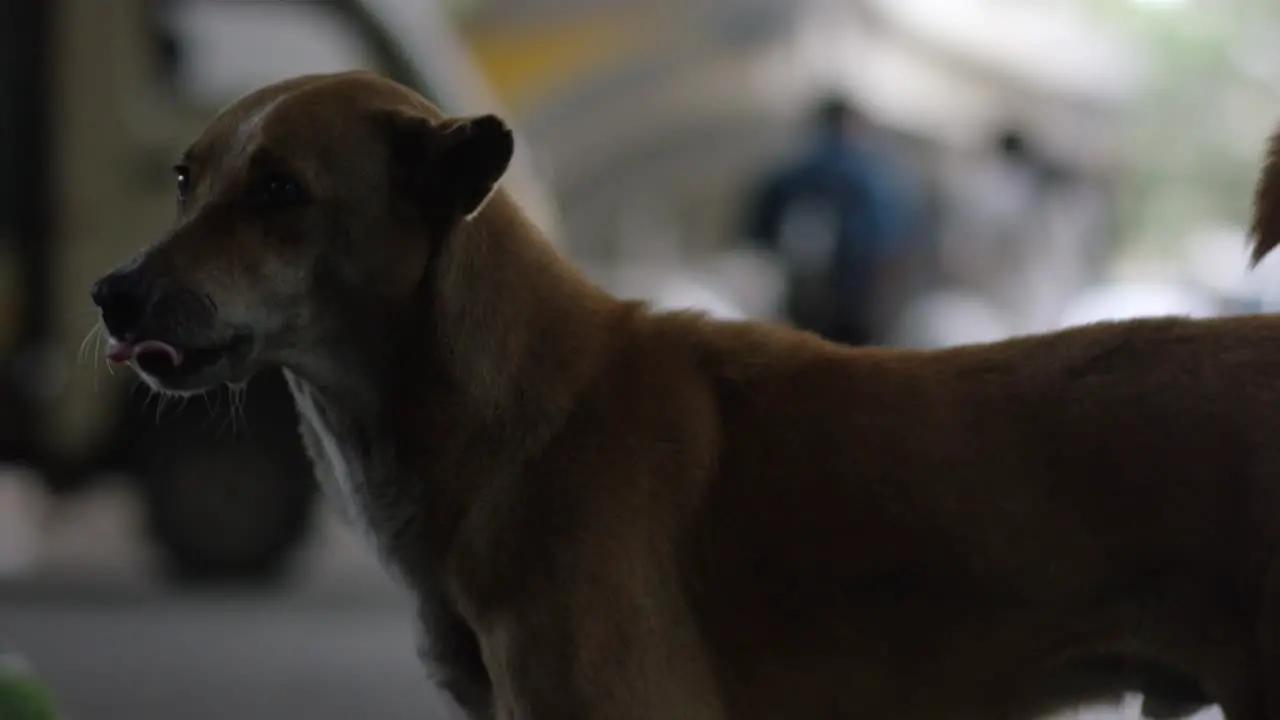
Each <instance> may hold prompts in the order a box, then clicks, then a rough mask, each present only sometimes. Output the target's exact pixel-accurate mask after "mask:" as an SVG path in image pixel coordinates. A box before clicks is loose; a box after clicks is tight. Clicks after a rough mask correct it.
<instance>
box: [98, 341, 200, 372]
mask: <svg viewBox="0 0 1280 720" xmlns="http://www.w3.org/2000/svg"><path fill="white" fill-rule="evenodd" d="M147 353H163V354H164V355H167V356H168V357H169V362H171V363H173V365H174V367H177V366H178V365H181V364H182V351H180V350H178V349H177V348H175V347H174V346H172V345H170V344H169V343H166V342H160V341H159V340H143V341H142V342H140V343H136V344H135V343H125V342H113V343H111V345H110V347H108V348H107V359H108V360H110V361H111V362H113V363H124V362H129V361H130V360H136V359H138V358H139V357H141V356H143V355H146V354H147Z"/></svg>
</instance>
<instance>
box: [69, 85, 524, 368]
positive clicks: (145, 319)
mask: <svg viewBox="0 0 1280 720" xmlns="http://www.w3.org/2000/svg"><path fill="white" fill-rule="evenodd" d="M513 149H514V148H513V139H512V134H511V131H510V130H509V129H508V127H507V126H506V124H504V123H503V122H502V121H501V120H500V119H498V118H497V117H494V116H492V115H485V116H480V117H472V118H447V117H444V116H443V115H442V114H441V113H440V112H439V111H438V110H436V109H435V108H434V107H433V106H431V105H430V104H429V103H428V102H427V101H426V100H424V99H423V98H422V97H421V96H419V95H417V94H416V93H414V92H412V91H411V90H409V89H407V88H405V87H403V86H401V85H398V84H396V83H393V82H391V81H389V80H387V79H384V78H381V77H378V76H376V75H373V74H370V73H364V72H355V73H342V74H336V75H316V76H306V77H301V78H295V79H292V80H288V81H285V82H281V83H278V84H275V85H271V86H268V87H265V88H263V89H260V90H258V91H256V92H253V93H251V94H249V95H247V96H245V97H244V98H241V99H240V100H238V101H236V102H234V103H233V104H231V105H230V106H229V107H227V108H226V109H224V110H223V111H222V112H221V113H219V115H218V116H217V117H216V118H215V119H214V120H213V122H212V123H211V124H210V126H209V127H208V129H207V130H206V131H205V132H204V134H203V135H202V136H201V137H200V138H199V139H198V140H196V141H195V143H193V144H192V145H191V146H190V147H189V148H188V149H187V151H186V152H185V153H184V154H183V156H182V157H181V158H180V159H179V162H178V165H177V166H176V167H175V176H176V177H175V183H176V188H175V192H176V195H177V218H176V221H175V223H174V226H173V228H172V229H171V230H169V231H168V232H167V233H165V235H164V236H163V237H161V238H160V239H159V240H158V241H157V242H156V243H155V244H154V245H152V246H151V247H149V248H148V249H146V250H145V251H143V252H142V253H140V254H139V255H138V256H137V257H136V258H134V259H132V260H131V261H129V262H128V263H126V264H124V265H122V266H120V267H118V268H116V269H115V270H113V271H112V272H110V273H109V274H108V275H106V276H105V277H103V278H101V279H100V280H99V281H98V282H97V283H96V284H95V285H94V287H93V290H92V297H93V301H94V303H95V304H96V305H97V306H98V308H99V309H100V311H101V316H102V322H103V325H104V327H105V329H106V331H107V333H108V334H109V336H110V339H111V349H110V351H109V354H110V356H111V359H112V360H114V361H116V362H128V363H131V364H132V365H133V366H134V368H135V369H136V370H137V371H138V372H139V373H140V374H141V375H142V376H143V378H144V379H145V380H146V381H147V382H148V383H150V384H151V385H152V386H153V387H155V388H157V389H161V390H165V391H170V392H192V391H199V390H203V389H206V388H209V387H212V386H215V385H217V384H220V383H224V382H233V383H235V382H243V381H245V380H247V379H248V378H249V376H251V375H252V374H253V373H254V372H255V371H257V370H259V369H261V368H264V367H269V366H277V365H284V366H289V365H290V364H291V363H292V362H295V361H296V360H297V359H298V358H300V357H310V356H314V355H315V354H316V353H317V352H318V351H319V349H320V348H323V347H337V346H338V345H339V344H341V343H359V342H362V341H364V340H365V339H366V338H362V337H360V334H361V331H362V330H363V329H367V328H371V327H373V326H377V325H378V324H379V323H385V322H390V318H391V317H393V316H394V314H395V313H396V312H401V308H403V306H404V305H405V303H406V302H408V300H409V298H410V297H412V296H413V294H414V293H415V292H416V291H417V289H418V288H419V286H420V284H421V283H423V282H424V281H425V280H424V278H426V277H427V274H428V273H429V271H430V267H429V266H430V264H431V262H432V261H433V259H434V258H436V257H438V255H439V251H440V249H441V246H442V244H444V243H445V242H446V241H447V240H448V238H449V237H450V236H451V235H452V234H453V232H454V230H455V229H456V228H457V227H458V226H459V225H460V224H462V223H464V222H466V221H467V219H468V218H470V217H471V216H472V215H474V214H475V213H477V212H479V210H480V209H481V207H482V206H483V205H484V203H485V201H486V199H487V198H488V197H489V196H490V194H491V193H493V192H494V190H495V187H496V185H497V183H498V181H499V179H500V178H501V176H502V175H503V173H504V172H505V171H506V169H507V166H508V164H509V162H510V160H511V157H512V152H513ZM370 332H372V330H371V331H370Z"/></svg>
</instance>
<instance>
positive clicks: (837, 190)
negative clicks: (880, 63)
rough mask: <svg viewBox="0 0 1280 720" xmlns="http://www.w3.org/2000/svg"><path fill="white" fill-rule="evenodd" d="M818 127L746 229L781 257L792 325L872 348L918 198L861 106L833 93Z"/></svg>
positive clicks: (754, 204) (818, 111)
mask: <svg viewBox="0 0 1280 720" xmlns="http://www.w3.org/2000/svg"><path fill="white" fill-rule="evenodd" d="M812 122H813V127H812V135H811V138H810V139H809V142H808V143H807V145H806V147H805V148H804V149H803V150H802V152H801V153H800V154H799V156H798V157H795V158H790V159H788V160H787V161H785V162H784V163H783V164H782V166H781V167H777V168H774V169H772V170H771V171H770V172H768V173H766V175H765V177H764V178H763V180H762V181H761V182H760V183H759V186H758V188H757V189H756V190H755V192H754V193H753V195H752V196H751V197H750V199H749V201H748V206H747V213H746V215H747V216H746V228H745V232H746V235H747V237H749V238H751V239H753V240H754V241H756V242H758V243H760V244H761V245H762V246H764V247H765V248H766V249H768V250H770V251H772V252H774V253H777V254H778V255H779V256H780V258H781V260H782V263H783V265H784V268H785V273H786V278H787V280H786V290H785V296H786V299H785V314H786V316H787V318H788V320H790V321H791V322H792V323H793V324H795V325H796V326H798V327H801V328H804V329H806V330H811V331H814V332H817V333H819V334H821V335H823V336H825V337H827V338H828V339H831V340H834V341H836V342H842V343H847V344H850V345H868V344H872V343H874V342H876V341H877V340H878V338H877V335H878V334H879V333H878V332H877V330H876V325H877V318H876V311H877V308H878V304H879V303H878V301H879V299H880V295H881V289H882V288H883V287H884V285H885V284H886V283H887V282H889V281H890V280H889V278H890V277H891V276H893V275H894V274H895V270H896V268H897V266H898V265H899V264H900V262H901V259H902V258H903V256H904V255H905V253H904V250H905V247H904V246H905V245H907V244H908V240H909V239H910V237H911V236H912V233H913V229H914V228H913V220H914V216H915V212H914V205H915V203H914V200H915V195H914V193H913V192H912V187H911V184H910V183H909V182H908V177H907V174H906V172H905V170H904V168H903V167H900V166H899V164H898V163H897V162H895V159H894V158H892V157H891V156H890V154H889V153H888V152H886V151H885V150H884V148H882V147H881V146H880V144H879V143H878V142H877V140H878V132H877V130H878V129H877V128H876V126H875V125H874V124H873V123H872V122H871V120H870V119H869V118H868V117H867V116H866V115H865V114H864V113H863V112H862V111H861V110H860V109H858V108H857V107H855V106H854V105H853V104H852V103H850V102H849V101H847V100H845V99H844V98H842V97H839V96H836V95H830V96H827V97H825V98H823V99H822V100H821V101H820V102H819V103H818V105H817V107H816V108H815V110H814V113H813V120H812Z"/></svg>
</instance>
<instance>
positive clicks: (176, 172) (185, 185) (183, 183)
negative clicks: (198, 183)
mask: <svg viewBox="0 0 1280 720" xmlns="http://www.w3.org/2000/svg"><path fill="white" fill-rule="evenodd" d="M173 176H174V179H175V180H176V181H177V184H178V199H179V200H181V199H182V198H185V197H186V196H187V190H188V189H189V188H190V186H191V170H190V169H189V168H187V166H186V165H175V166H174V168H173Z"/></svg>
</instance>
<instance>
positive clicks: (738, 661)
mask: <svg viewBox="0 0 1280 720" xmlns="http://www.w3.org/2000/svg"><path fill="white" fill-rule="evenodd" d="M510 152H511V138H510V133H509V132H507V131H506V128H505V126H503V125H502V124H501V122H500V121H497V120H496V118H491V117H484V118H477V119H457V118H443V117H442V116H440V114H439V113H438V112H437V111H435V110H434V109H433V108H431V107H430V106H428V105H427V104H426V103H425V102H424V101H422V100H421V98H418V97H417V96H415V95H413V94H412V93H410V92H408V91H407V90H405V89H403V88H401V87H399V86H397V85H394V84H393V83H390V82H387V81H385V80H381V79H378V78H374V77H371V76H368V75H365V74H346V75H337V76H319V77H310V78H299V79H296V80H293V81H289V82H286V83H282V84H280V85H277V86H272V87H270V88H266V89H264V90H262V91H259V92H258V93H255V94H253V95H250V96H249V97H247V98H245V99H243V100H241V101H239V102H237V103H236V104H234V105H233V106H231V107H230V108H229V109H228V110H226V111H224V112H223V113H222V114H221V115H220V116H219V119H218V120H216V121H215V122H214V124H213V125H212V126H211V127H210V129H209V131H207V132H206V133H205V136H204V137H202V138H201V139H200V140H199V141H198V142H197V143H196V144H195V145H194V146H193V148H192V150H191V152H190V153H189V154H188V158H187V160H188V162H189V165H184V166H183V167H182V168H181V172H180V178H185V179H182V180H180V182H181V185H182V187H181V192H182V194H183V200H182V207H181V209H180V219H179V222H178V224H177V226H176V227H175V229H174V231H173V232H172V233H171V234H170V235H169V236H168V237H166V238H165V239H164V240H163V241H162V242H161V243H159V244H158V245H157V246H156V247H155V248H154V249H152V250H151V251H149V252H148V253H147V254H146V255H145V256H143V257H142V258H140V259H139V260H138V261H137V262H135V263H133V264H131V265H129V266H127V267H125V268H122V269H121V270H120V271H118V272H117V273H115V274H113V275H112V276H109V277H108V278H107V279H105V280H104V281H103V282H102V283H100V284H99V286H98V287H97V288H96V290H95V299H96V301H97V302H98V304H99V305H100V306H101V307H102V309H103V316H104V321H105V322H106V324H107V327H108V330H109V331H110V333H111V334H112V336H113V337H114V338H116V340H117V342H116V345H115V346H113V355H114V356H116V357H118V358H121V359H127V360H129V361H131V362H133V363H134V364H135V365H136V366H137V367H138V368H139V369H140V370H141V371H142V372H143V374H144V377H146V378H147V379H148V380H149V381H150V382H152V383H153V384H155V385H157V386H159V387H161V388H163V389H166V390H171V391H184V390H192V389H199V388H201V387H207V386H208V385H209V384H211V383H215V382H222V381H239V380H242V379H244V378H245V377H247V376H248V375H250V374H252V372H254V371H255V370H257V369H259V368H262V367H283V368H284V369H285V371H286V373H288V375H289V378H290V384H291V386H292V387H293V390H294V393H295V396H296V398H297V400H298V406H299V410H300V412H301V414H302V416H303V437H304V440H305V441H306V444H307V446H308V449H309V451H310V453H311V455H312V457H313V459H314V460H315V461H316V465H317V468H318V470H319V474H320V476H321V477H322V479H324V480H325V482H326V484H328V485H330V486H332V487H334V488H337V490H338V494H339V495H341V497H342V498H343V499H344V502H347V503H348V504H349V507H351V509H352V510H353V511H354V514H355V515H356V517H358V518H360V519H361V521H362V522H363V523H364V524H366V525H367V527H368V529H369V530H370V531H371V534H372V535H373V536H374V537H375V538H376V541H377V544H378V546H379V548H380V550H381V551H382V553H383V554H384V555H385V557H386V558H387V559H388V561H389V562H390V564H391V565H392V566H394V567H395V568H396V569H397V570H398V571H399V573H400V574H401V575H403V576H404V578H405V579H406V581H407V583H408V584H409V586H410V587H411V588H412V589H413V591H414V592H415V593H416V594H417V596H418V598H419V599H420V601H421V607H422V616H423V621H424V627H425V629H426V633H427V636H428V640H427V643H426V645H427V649H426V654H427V656H428V657H429V658H430V660H431V662H432V665H433V667H435V668H436V669H437V672H438V677H439V678H440V680H441V682H442V684H443V685H444V686H445V687H446V688H447V689H449V690H450V691H451V692H452V694H453V695H454V696H455V697H456V698H457V699H458V700H459V702H460V703H461V704H462V705H463V706H464V707H466V708H467V709H468V710H469V711H470V713H471V715H472V716H473V717H475V718H477V719H480V718H490V717H494V718H501V719H502V720H588V719H590V720H606V719H607V720H631V719H635V720H640V719H641V718H660V719H662V720H668V719H675V720H678V719H684V718H688V719H690V720H720V719H722V718H724V719H729V718H733V719H739V720H765V719H770V720H772V719H774V718H780V719H790V718H857V719H864V718H886V717H892V718H897V719H898V720H1021V719H1025V718H1029V717H1032V716H1033V715H1034V714H1036V713H1039V712H1043V711H1047V710H1051V709H1056V708H1058V707H1062V706H1066V705H1070V704H1074V703H1079V702H1083V701H1087V700H1090V699H1094V698H1101V697H1109V696H1111V695H1113V694H1114V693H1116V692H1118V691H1121V690H1124V689H1146V690H1148V691H1150V692H1151V693H1152V694H1153V695H1154V696H1156V697H1157V699H1162V700H1166V701H1168V703H1166V706H1167V707H1168V706H1179V705H1178V703H1181V704H1182V705H1181V706H1183V707H1185V706H1187V703H1190V705H1191V706H1194V705H1195V703H1197V702H1208V701H1210V700H1215V701H1218V702H1220V703H1222V705H1223V707H1224V709H1225V711H1226V714H1227V716H1228V718H1229V719H1230V720H1263V719H1264V718H1271V719H1272V720H1275V718H1276V717H1277V716H1276V715H1275V714H1274V713H1275V712H1276V708H1275V706H1274V700H1273V699H1272V695H1271V692H1272V691H1271V689H1270V688H1271V682H1270V680H1271V679H1272V678H1273V677H1274V675H1275V671H1276V667H1277V666H1276V659H1277V658H1276V652H1277V648H1278V647H1280V646H1278V645H1277V643H1278V642H1280V639H1278V638H1277V637H1276V629H1275V628H1274V627H1273V623H1274V618H1275V610H1276V603H1277V598H1276V596H1275V587H1276V585H1275V583H1276V582H1277V579H1278V576H1277V573H1276V567H1275V563H1276V550H1277V547H1278V545H1277V540H1278V538H1277V528H1280V522H1277V519H1278V518H1280V450H1278V449H1277V448H1278V447H1280V443H1278V442H1277V439H1278V438H1280V382H1277V380H1276V376H1277V369H1278V368H1280V318H1263V317H1259V318H1241V319H1230V320H1214V321H1198V322H1193V321H1186V320H1149V321H1139V322H1130V323H1119V324H1109V325H1100V326H1095V327H1089V328H1083V329H1077V330H1071V331H1067V332H1062V333H1058V334H1054V335H1048V336H1041V337H1033V338H1024V339H1018V340H1011V341H1008V342H1004V343H998V344H992V345H986V346H980V347H969V348H960V349H954V350H945V351H938V352H927V353H926V352H903V351H890V350H873V349H848V348H842V347H839V346H836V345H833V344H830V343H827V342H824V341H822V340H820V339H818V338H816V337H813V336H810V335H807V334H803V333H798V332H794V331H790V330H786V329H783V328H775V327H770V326H765V325H759V324H752V323H722V322H713V321H711V320H708V319H705V318H701V317H698V316H696V315H690V314H653V313H650V312H648V311H647V310H646V309H645V308H644V307H643V306H641V305H638V304H635V303H627V302H622V301H619V300H616V299H614V298H612V297H609V296H608V295H606V294H605V293H603V292H602V291H601V290H599V289H598V288H597V287H595V286H594V285H592V284H590V283H589V282H587V281H586V280H585V279H583V277H582V276H581V275H579V274H578V273H577V272H576V271H575V270H574V269H573V268H571V267H570V266H569V265H568V264H567V263H566V262H565V261H564V260H562V259H561V258H560V257H559V256H558V255H557V254H556V253H555V251H554V250H553V249H552V248H551V247H550V246H549V245H548V244H547V243H546V242H544V241H543V239H542V238H541V237H540V236H539V234H538V232H537V231H536V230H535V229H534V228H532V227H531V226H530V225H529V224H528V223H527V222H526V221H525V220H524V218H523V216H522V215H521V213H520V211H519V210H518V208H516V207H515V206H514V204H513V203H512V202H511V200H510V198H508V197H507V196H506V195H505V194H504V193H503V192H502V191H501V190H498V191H494V185H495V183H497V181H498V178H499V177H500V176H501V174H502V172H503V170H504V169H505V167H506V162H507V161H508V160H509V158H510ZM175 288H176V289H175Z"/></svg>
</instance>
